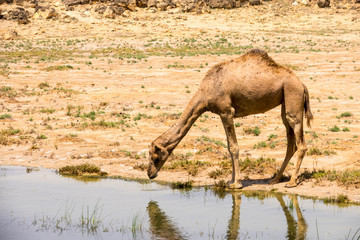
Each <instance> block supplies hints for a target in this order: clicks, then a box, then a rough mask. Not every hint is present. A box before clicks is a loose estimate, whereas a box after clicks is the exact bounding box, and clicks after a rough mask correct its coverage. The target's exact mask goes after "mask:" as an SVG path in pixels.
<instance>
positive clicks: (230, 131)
mask: <svg viewBox="0 0 360 240" xmlns="http://www.w3.org/2000/svg"><path fill="white" fill-rule="evenodd" d="M234 114H235V110H234V109H233V108H231V109H230V111H228V112H226V113H223V114H221V115H220V117H221V121H222V123H223V125H224V129H225V132H226V137H227V144H228V149H229V152H230V156H231V160H232V167H233V172H232V178H231V181H230V182H228V186H229V188H242V185H241V182H240V167H239V146H238V143H237V140H236V133H235V127H234Z"/></svg>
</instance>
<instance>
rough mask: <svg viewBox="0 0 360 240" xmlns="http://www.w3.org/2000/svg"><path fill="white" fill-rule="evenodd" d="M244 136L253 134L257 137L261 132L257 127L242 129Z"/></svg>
mask: <svg viewBox="0 0 360 240" xmlns="http://www.w3.org/2000/svg"><path fill="white" fill-rule="evenodd" d="M243 130H244V133H245V134H248V135H250V134H253V135H254V136H259V135H260V133H261V131H260V128H259V127H258V126H255V127H254V128H250V127H249V128H243Z"/></svg>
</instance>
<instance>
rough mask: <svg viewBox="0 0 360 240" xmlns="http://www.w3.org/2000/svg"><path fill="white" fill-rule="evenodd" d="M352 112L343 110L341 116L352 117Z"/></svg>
mask: <svg viewBox="0 0 360 240" xmlns="http://www.w3.org/2000/svg"><path fill="white" fill-rule="evenodd" d="M351 116H352V114H351V113H350V112H343V113H342V114H341V115H340V117H351Z"/></svg>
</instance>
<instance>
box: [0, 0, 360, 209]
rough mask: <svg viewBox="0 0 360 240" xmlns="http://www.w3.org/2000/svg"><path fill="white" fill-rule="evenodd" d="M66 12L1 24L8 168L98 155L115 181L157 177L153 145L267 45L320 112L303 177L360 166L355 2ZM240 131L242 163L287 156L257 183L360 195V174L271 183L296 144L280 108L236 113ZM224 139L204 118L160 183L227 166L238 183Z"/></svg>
mask: <svg viewBox="0 0 360 240" xmlns="http://www.w3.org/2000/svg"><path fill="white" fill-rule="evenodd" d="M354 6H356V5H354ZM7 7H9V6H7ZM57 11H58V12H59V13H60V15H61V14H64V15H65V14H66V15H68V16H69V17H62V18H58V19H44V18H42V17H38V18H31V19H30V20H31V23H28V24H26V25H23V24H18V23H17V22H16V21H12V20H1V19H0V35H1V36H2V40H0V88H1V89H0V131H1V136H0V165H25V166H41V167H46V168H59V167H62V166H65V165H69V164H71V165H74V164H80V163H94V164H96V165H98V166H101V168H102V169H103V170H105V171H107V172H108V173H109V174H110V175H121V176H124V177H132V178H147V176H146V172H145V171H143V169H144V168H145V167H146V164H147V149H148V147H149V144H150V142H151V141H152V140H154V139H155V138H156V137H157V136H159V135H160V134H161V133H162V132H163V131H165V130H167V129H168V128H169V127H170V126H171V125H172V124H174V123H175V122H176V120H177V119H178V117H179V114H181V112H182V110H183V109H184V108H185V106H186V104H187V102H188V101H189V99H190V98H191V96H192V94H193V93H194V92H195V91H196V89H197V87H198V84H199V82H200V81H201V79H202V78H203V77H204V75H205V73H206V71H207V70H208V69H209V68H210V67H212V66H213V65H215V64H216V63H219V62H221V61H224V60H228V59H231V58H234V57H236V56H238V55H240V54H241V53H243V52H245V51H246V50H248V49H250V48H255V47H256V48H261V49H264V50H266V51H268V52H269V54H270V55H271V56H272V57H273V58H274V59H275V60H276V61H277V62H278V63H279V64H282V65H285V66H287V67H289V68H291V69H292V70H293V71H294V72H295V73H296V74H297V75H298V76H299V77H300V79H301V80H302V81H303V82H304V83H305V84H306V85H307V87H308V89H309V92H310V98H311V107H312V111H313V113H314V116H315V120H314V122H313V124H312V126H313V127H312V128H311V129H308V128H306V129H305V130H306V134H305V137H306V140H307V144H308V148H309V155H307V156H306V157H305V159H304V162H303V165H302V169H301V171H302V172H304V171H308V172H311V171H313V170H325V171H327V170H330V171H333V170H335V171H338V172H341V171H345V170H346V169H351V170H359V169H360V140H359V137H358V136H359V133H360V124H359V120H360V110H359V106H360V94H359V92H360V84H359V79H360V64H359V63H360V42H359V39H360V22H359V19H358V13H359V12H358V10H357V8H353V5H351V6H350V5H349V6H348V7H346V8H345V9H341V8H340V9H337V8H335V7H333V8H326V9H319V8H318V7H317V6H302V5H297V6H293V5H292V4H291V3H290V2H281V3H278V2H277V3H271V2H264V4H262V5H261V6H252V7H244V8H236V9H231V10H220V9H213V10H211V12H210V13H204V14H193V13H182V12H181V11H174V10H172V11H170V10H169V11H161V12H156V13H153V11H149V10H148V9H137V11H134V12H130V13H129V16H126V17H116V18H115V19H108V18H97V17H95V15H91V14H90V15H89V14H87V13H86V6H81V7H79V9H75V10H74V11H66V9H65V8H63V9H61V7H59V9H58V10H57ZM64 15H61V16H64ZM64 19H65V20H64ZM256 128H257V129H258V133H254V132H253V130H254V129H256ZM249 129H250V130H249ZM236 131H237V136H238V142H239V147H240V154H241V158H242V160H245V159H246V158H247V157H248V158H249V159H251V160H256V159H259V158H263V159H267V158H269V159H275V163H276V164H277V165H274V166H275V167H272V168H270V170H266V171H260V170H256V168H255V170H252V171H249V172H246V169H244V181H245V180H246V181H245V182H244V183H245V185H246V187H245V189H264V190H273V191H275V190H276V191H281V192H288V193H296V194H301V195H307V196H316V197H321V198H324V197H337V196H338V195H339V194H345V195H347V196H348V197H349V198H350V199H351V200H353V201H358V202H360V189H359V188H358V187H359V183H358V182H357V183H356V182H355V184H350V185H346V186H345V185H344V184H343V183H342V182H341V181H330V180H318V179H314V178H313V179H310V180H305V181H303V182H302V183H301V184H300V185H299V186H298V187H297V188H292V189H286V188H284V185H285V183H280V184H276V185H267V184H265V183H266V181H265V180H266V179H268V178H270V177H271V176H272V174H273V172H274V171H276V168H277V166H278V165H279V164H281V162H282V160H283V158H284V156H285V151H286V135H285V129H284V126H283V125H282V121H281V118H280V109H279V108H276V109H274V110H272V111H269V112H267V113H265V114H260V115H255V116H249V117H246V118H242V119H237V120H236ZM225 143H226V139H225V134H224V131H223V127H222V124H221V121H220V119H219V117H218V116H216V115H213V114H211V113H205V114H204V115H203V116H201V117H200V118H199V119H198V120H197V122H196V123H195V125H194V126H193V127H192V129H191V130H190V132H189V133H188V135H187V136H186V137H185V138H184V139H183V141H182V142H181V143H180V145H179V146H178V148H177V149H176V150H175V151H174V153H173V157H172V158H171V159H170V160H169V162H168V163H167V165H166V166H165V169H164V170H162V171H161V172H160V173H159V177H158V179H160V180H165V181H170V182H173V181H174V182H176V181H193V182H194V185H205V184H208V185H212V184H214V182H215V179H214V174H215V175H216V170H218V173H217V174H218V175H216V176H217V179H216V181H218V180H219V179H225V180H228V179H230V174H229V171H227V168H228V167H229V161H230V160H229V157H228V153H227V150H226V148H225V147H224V144H225ZM293 161H295V159H293ZM293 161H292V162H291V163H290V165H289V167H288V169H287V174H289V173H290V172H291V171H292V169H293V165H294V163H293ZM211 173H212V174H213V175H212V176H213V178H211V177H210V176H209V174H210V175H211ZM256 179H262V180H260V181H254V180H256Z"/></svg>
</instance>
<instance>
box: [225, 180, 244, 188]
mask: <svg viewBox="0 0 360 240" xmlns="http://www.w3.org/2000/svg"><path fill="white" fill-rule="evenodd" d="M226 187H227V188H230V189H240V188H242V184H241V183H240V181H235V182H234V181H229V182H227V183H226Z"/></svg>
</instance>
